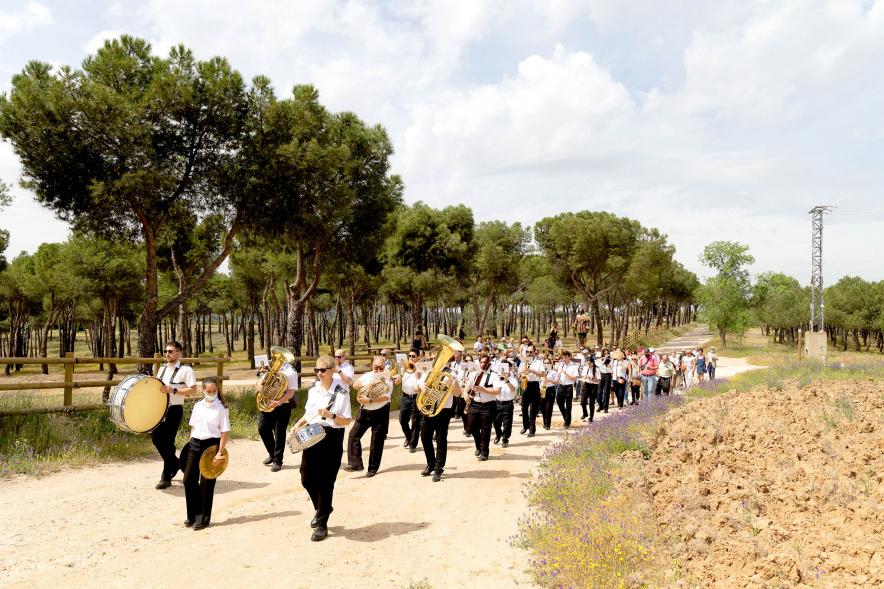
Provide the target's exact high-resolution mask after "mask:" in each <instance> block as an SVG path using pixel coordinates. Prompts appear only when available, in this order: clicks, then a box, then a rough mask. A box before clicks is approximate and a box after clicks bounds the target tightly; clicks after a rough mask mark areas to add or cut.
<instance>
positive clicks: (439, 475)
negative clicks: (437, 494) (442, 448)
mask: <svg viewBox="0 0 884 589" xmlns="http://www.w3.org/2000/svg"><path fill="white" fill-rule="evenodd" d="M441 480H442V473H441V472H434V473H433V482H434V483H438V482H439V481H441Z"/></svg>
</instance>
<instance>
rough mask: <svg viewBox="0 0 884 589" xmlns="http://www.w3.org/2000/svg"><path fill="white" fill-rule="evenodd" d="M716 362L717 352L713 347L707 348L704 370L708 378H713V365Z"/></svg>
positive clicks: (714, 365)
mask: <svg viewBox="0 0 884 589" xmlns="http://www.w3.org/2000/svg"><path fill="white" fill-rule="evenodd" d="M717 364H718V353H717V352H716V351H715V348H709V353H708V354H707V355H706V372H707V373H708V374H709V380H715V367H716V365H717Z"/></svg>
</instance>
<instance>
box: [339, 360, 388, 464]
mask: <svg viewBox="0 0 884 589" xmlns="http://www.w3.org/2000/svg"><path fill="white" fill-rule="evenodd" d="M353 390H355V391H356V400H357V401H358V402H359V404H360V405H361V407H360V409H359V416H358V417H357V418H356V421H355V422H354V423H353V427H352V428H351V429H350V436H349V437H348V438H347V466H345V467H344V470H346V471H348V472H354V471H359V470H362V469H363V468H364V467H363V464H362V436H363V435H364V434H365V432H366V431H368V429H369V428H371V446H370V447H369V450H368V472H367V473H366V474H365V476H367V477H373V476H374V475H376V474H377V472H378V469H379V468H380V467H381V457H382V456H383V454H384V440H386V439H387V431H388V429H389V427H390V399H392V398H393V379H392V378H391V377H390V375H389V373H386V372H384V358H383V356H375V357H374V359H373V360H372V361H371V372H366V373H365V374H363V375H362V376H360V377H359V378H358V379H356V380H355V381H354V382H353Z"/></svg>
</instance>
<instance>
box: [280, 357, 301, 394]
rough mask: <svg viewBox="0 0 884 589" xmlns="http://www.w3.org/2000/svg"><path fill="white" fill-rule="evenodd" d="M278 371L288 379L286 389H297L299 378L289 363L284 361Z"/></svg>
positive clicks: (299, 383) (299, 384)
mask: <svg viewBox="0 0 884 589" xmlns="http://www.w3.org/2000/svg"><path fill="white" fill-rule="evenodd" d="M279 371H280V373H282V374H283V375H285V377H286V378H287V379H288V381H289V384H288V385H286V389H292V390H295V391H296V390H298V389H299V388H301V378H300V376H298V371H297V370H295V369H294V368H292V366H291V364H289V363H288V362H286V363H285V364H283V365H282V368H281V369H280V370H279Z"/></svg>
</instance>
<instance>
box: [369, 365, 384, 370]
mask: <svg viewBox="0 0 884 589" xmlns="http://www.w3.org/2000/svg"><path fill="white" fill-rule="evenodd" d="M371 369H372V370H377V371H381V370H383V369H384V367H383V366H372V367H371Z"/></svg>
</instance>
